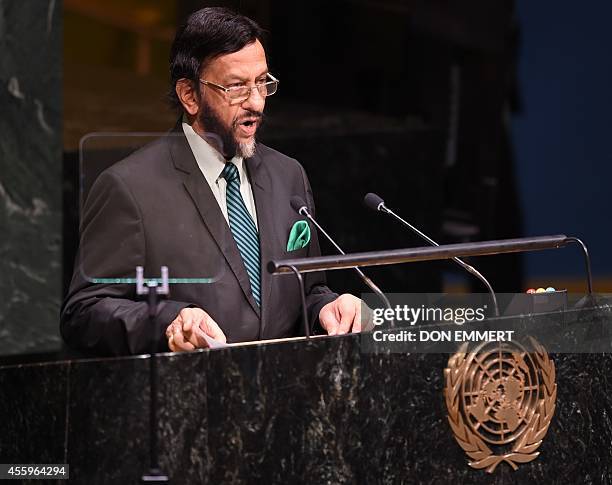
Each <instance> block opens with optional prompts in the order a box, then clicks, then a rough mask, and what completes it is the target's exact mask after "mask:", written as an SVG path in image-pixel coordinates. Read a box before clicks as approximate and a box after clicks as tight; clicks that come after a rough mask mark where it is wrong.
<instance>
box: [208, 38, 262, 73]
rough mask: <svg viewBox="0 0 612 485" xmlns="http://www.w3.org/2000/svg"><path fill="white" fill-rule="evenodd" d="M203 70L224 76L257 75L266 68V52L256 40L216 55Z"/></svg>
mask: <svg viewBox="0 0 612 485" xmlns="http://www.w3.org/2000/svg"><path fill="white" fill-rule="evenodd" d="M205 70H206V71H208V72H210V73H214V74H216V75H218V76H223V77H224V78H227V77H232V76H234V77H238V78H250V77H252V76H259V75H261V74H265V73H266V72H267V70H268V65H267V62H266V52H265V51H264V48H263V46H262V45H261V43H260V42H259V41H258V40H256V41H255V42H253V43H251V44H248V45H246V46H244V47H243V48H242V49H240V50H239V51H237V52H232V53H231V54H223V55H221V56H219V57H216V58H215V59H213V60H212V61H211V62H210V64H209V65H208V66H207V68H206V69H205Z"/></svg>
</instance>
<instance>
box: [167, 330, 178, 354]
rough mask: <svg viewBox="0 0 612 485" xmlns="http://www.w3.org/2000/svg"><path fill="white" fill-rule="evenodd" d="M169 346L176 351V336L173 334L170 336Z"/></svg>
mask: <svg viewBox="0 0 612 485" xmlns="http://www.w3.org/2000/svg"><path fill="white" fill-rule="evenodd" d="M168 348H169V349H170V350H171V351H172V352H176V351H177V350H176V345H174V336H173V335H172V334H171V335H170V336H169V337H168Z"/></svg>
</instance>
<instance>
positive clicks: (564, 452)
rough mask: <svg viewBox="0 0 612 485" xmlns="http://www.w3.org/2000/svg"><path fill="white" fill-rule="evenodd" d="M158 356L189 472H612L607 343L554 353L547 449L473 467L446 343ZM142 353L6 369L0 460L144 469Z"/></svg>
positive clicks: (77, 471) (543, 478)
mask: <svg viewBox="0 0 612 485" xmlns="http://www.w3.org/2000/svg"><path fill="white" fill-rule="evenodd" d="M158 358H159V372H160V379H161V383H160V388H159V403H160V411H159V435H160V454H161V456H160V461H161V466H162V470H163V471H164V472H165V473H166V474H168V476H169V478H170V482H171V483H174V484H183V483H185V484H190V483H191V484H192V483H267V484H270V483H334V484H335V483H350V484H354V483H360V484H361V483H363V484H376V483H470V484H474V483H497V484H503V483H531V482H533V483H536V482H537V483H610V481H612V377H611V376H612V355H611V354H597V355H594V354H564V355H556V356H553V358H554V360H555V364H556V367H557V384H558V397H557V410H556V414H555V416H554V418H553V421H552V424H551V427H550V429H549V431H548V435H547V436H546V439H545V440H544V442H543V444H542V445H541V447H540V450H539V451H540V452H541V455H540V456H539V458H538V459H537V460H535V461H533V462H531V463H527V464H524V465H523V466H522V467H520V468H519V470H518V471H516V472H515V471H513V470H512V469H511V468H510V467H509V466H506V465H505V464H502V465H500V466H499V467H498V469H496V470H495V472H494V473H493V474H491V475H489V474H487V473H485V472H484V471H482V470H473V469H471V468H470V467H469V466H468V465H467V458H466V456H465V454H464V452H463V450H462V449H461V448H460V447H459V446H458V444H457V442H456V441H455V440H454V438H453V434H452V432H451V430H450V428H449V425H448V422H447V419H446V408H445V403H444V397H443V387H444V376H443V370H444V368H445V367H446V363H447V359H448V355H445V354H412V355H406V354H375V353H364V352H363V351H362V349H361V341H360V336H359V335H347V336H335V337H319V338H313V339H310V340H293V341H287V342H279V343H267V344H266V343H261V344H256V345H247V346H238V347H232V348H225V349H216V350H203V351H197V352H194V353H189V354H162V355H159V356H158ZM148 378H149V356H134V357H126V358H113V359H91V360H64V361H57V362H43V363H34V364H33V363H30V364H23V365H5V366H3V367H0V386H1V389H2V397H1V398H0V412H1V413H2V416H4V420H3V421H2V422H1V423H0V436H1V437H2V438H1V440H0V461H1V462H2V463H68V464H69V465H70V478H71V482H74V483H85V484H96V483H121V484H129V483H138V482H139V479H140V476H141V475H142V474H143V472H145V471H146V469H147V466H148V403H149V397H148V396H149V394H148V390H149V382H148Z"/></svg>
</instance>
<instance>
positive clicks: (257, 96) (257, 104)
mask: <svg viewBox="0 0 612 485" xmlns="http://www.w3.org/2000/svg"><path fill="white" fill-rule="evenodd" d="M265 104H266V98H265V96H262V95H261V93H260V92H259V89H257V88H256V87H255V86H253V89H251V92H250V93H249V97H248V98H247V99H245V100H244V102H243V103H242V107H243V108H244V109H248V110H250V111H257V112H261V111H263V107H264V105H265Z"/></svg>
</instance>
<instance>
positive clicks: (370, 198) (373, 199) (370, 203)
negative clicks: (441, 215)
mask: <svg viewBox="0 0 612 485" xmlns="http://www.w3.org/2000/svg"><path fill="white" fill-rule="evenodd" d="M363 203H364V205H365V206H366V207H367V208H368V209H372V210H373V211H375V212H383V213H385V214H389V215H390V216H392V217H394V218H395V219H397V220H398V221H400V222H401V223H402V224H403V225H404V226H406V227H407V228H409V229H410V230H411V231H412V232H414V233H415V234H416V235H418V236H419V237H421V238H422V239H424V240H425V241H427V242H428V243H429V244H431V245H432V246H439V244H438V243H437V242H436V241H434V240H433V239H432V238H430V237H429V236H427V235H426V234H424V233H423V232H421V231H419V230H418V229H417V228H416V227H414V226H413V225H412V224H410V223H409V222H408V221H406V220H404V219H402V218H401V217H400V216H398V215H397V214H396V213H395V212H393V211H392V210H391V209H389V208H388V207H387V206H386V205H385V201H384V200H383V199H382V198H381V197H380V196H378V195H376V194H373V193H372V192H370V193H368V194H366V196H365V197H364V198H363ZM452 259H453V261H455V263H457V264H458V265H459V266H461V267H462V268H463V269H465V270H466V271H467V272H468V273H470V274H471V275H473V276H475V277H476V278H478V279H479V280H480V281H481V282H482V283H483V284H484V285H485V286H486V287H487V290H488V291H489V293H490V294H491V299H492V300H493V306H494V308H495V316H496V317H499V307H498V305H497V297H496V296H495V292H494V291H493V287H492V286H491V284H490V283H489V282H488V281H487V279H486V278H485V277H484V276H483V275H482V273H480V272H479V271H478V270H477V269H476V268H474V267H473V266H471V265H469V264H467V263H466V262H465V261H463V260H462V259H461V258H452Z"/></svg>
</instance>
